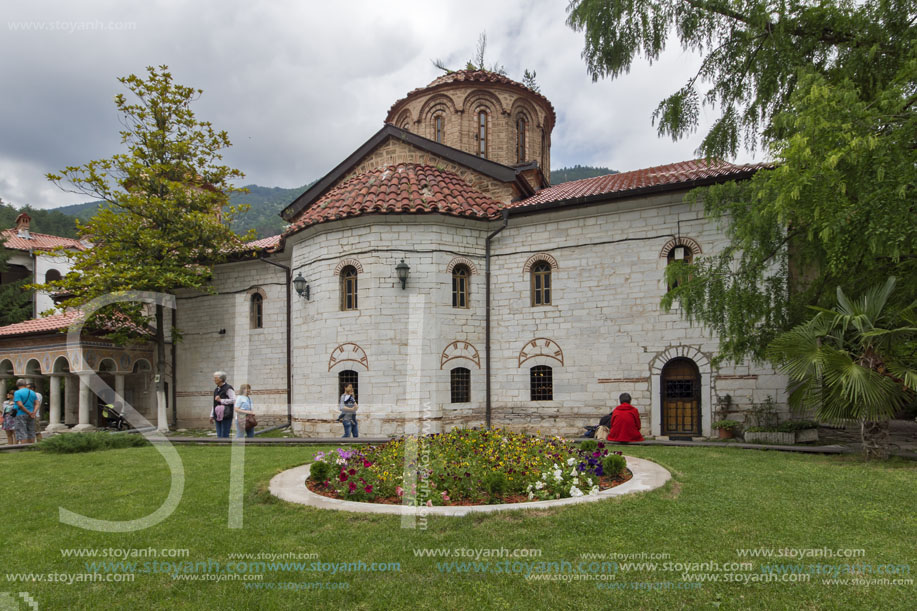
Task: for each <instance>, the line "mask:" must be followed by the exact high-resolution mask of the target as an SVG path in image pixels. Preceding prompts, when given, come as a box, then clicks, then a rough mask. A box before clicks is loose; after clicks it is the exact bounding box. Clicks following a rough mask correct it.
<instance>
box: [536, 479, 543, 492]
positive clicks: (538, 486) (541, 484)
mask: <svg viewBox="0 0 917 611" xmlns="http://www.w3.org/2000/svg"><path fill="white" fill-rule="evenodd" d="M542 488H544V482H543V481H541V480H538V481H537V482H535V490H541V489H542Z"/></svg>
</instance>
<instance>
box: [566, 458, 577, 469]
mask: <svg viewBox="0 0 917 611" xmlns="http://www.w3.org/2000/svg"><path fill="white" fill-rule="evenodd" d="M575 464H576V459H575V458H568V459H567V466H568V467H572V466H573V465H575Z"/></svg>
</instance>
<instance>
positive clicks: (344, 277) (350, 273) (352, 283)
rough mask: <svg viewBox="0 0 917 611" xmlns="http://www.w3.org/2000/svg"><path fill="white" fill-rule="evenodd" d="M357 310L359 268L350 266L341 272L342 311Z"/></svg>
mask: <svg viewBox="0 0 917 611" xmlns="http://www.w3.org/2000/svg"><path fill="white" fill-rule="evenodd" d="M356 309H357V268H356V267H354V266H353V265H348V266H347V267H345V268H344V269H342V270H341V310H342V311H343V310H356Z"/></svg>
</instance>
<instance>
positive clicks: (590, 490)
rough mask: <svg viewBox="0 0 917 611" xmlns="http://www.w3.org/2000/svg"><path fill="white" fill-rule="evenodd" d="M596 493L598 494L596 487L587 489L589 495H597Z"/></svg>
mask: <svg viewBox="0 0 917 611" xmlns="http://www.w3.org/2000/svg"><path fill="white" fill-rule="evenodd" d="M598 493H599V487H598V486H593V487H592V488H590V489H589V494H598Z"/></svg>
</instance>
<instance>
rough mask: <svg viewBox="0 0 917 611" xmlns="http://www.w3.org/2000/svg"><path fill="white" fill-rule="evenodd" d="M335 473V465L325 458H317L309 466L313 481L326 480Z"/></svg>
mask: <svg viewBox="0 0 917 611" xmlns="http://www.w3.org/2000/svg"><path fill="white" fill-rule="evenodd" d="M333 473H334V467H332V466H331V465H330V464H328V463H326V462H325V461H323V460H316V461H315V462H314V463H312V466H311V467H309V479H310V480H312V481H313V482H324V481H327V480H329V479H331V476H332V475H333Z"/></svg>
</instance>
